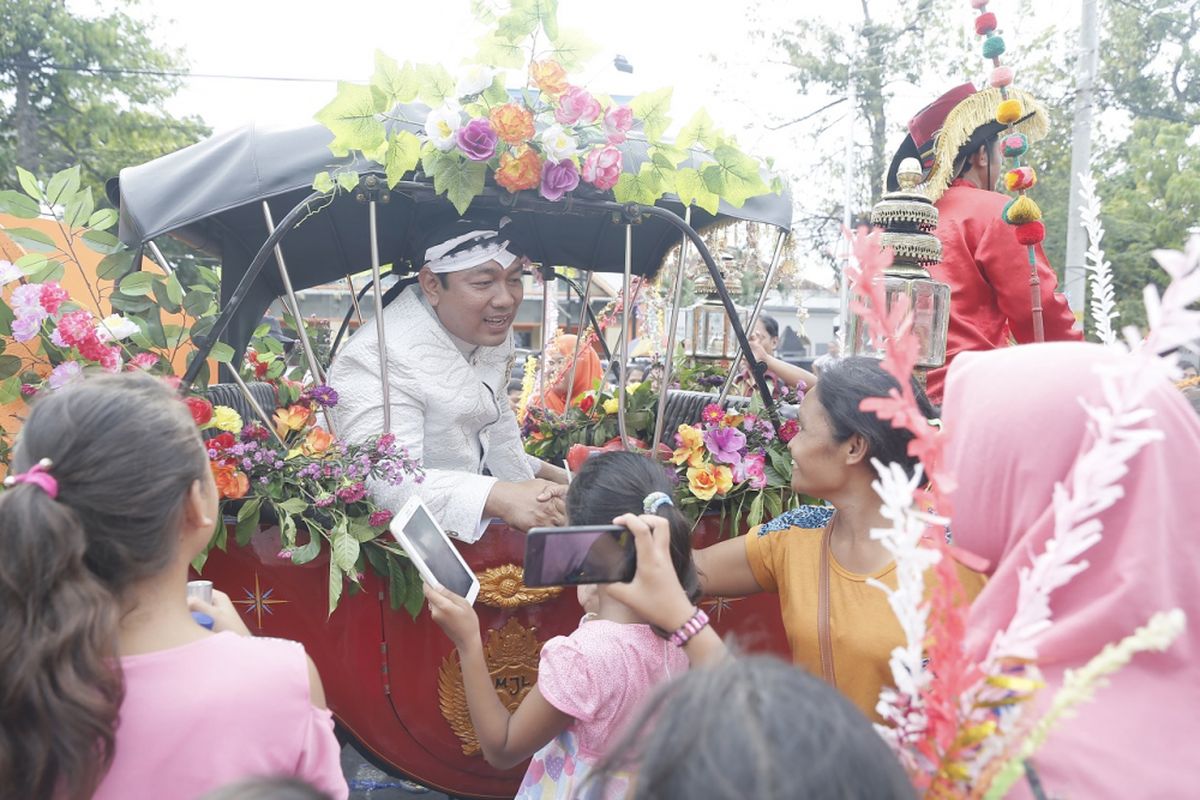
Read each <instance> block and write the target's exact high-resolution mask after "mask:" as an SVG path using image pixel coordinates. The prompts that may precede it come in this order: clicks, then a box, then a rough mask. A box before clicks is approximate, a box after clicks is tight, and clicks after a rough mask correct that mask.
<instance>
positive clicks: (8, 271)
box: [0, 260, 23, 286]
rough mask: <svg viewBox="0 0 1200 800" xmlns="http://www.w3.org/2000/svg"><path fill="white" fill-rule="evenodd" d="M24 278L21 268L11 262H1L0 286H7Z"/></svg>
mask: <svg viewBox="0 0 1200 800" xmlns="http://www.w3.org/2000/svg"><path fill="white" fill-rule="evenodd" d="M22 277H23V273H22V272H21V268H20V267H18V266H16V265H15V264H13V263H12V262H11V261H3V260H0V286H5V285H7V284H10V283H12V282H13V281H19V280H20V279H21V278H22Z"/></svg>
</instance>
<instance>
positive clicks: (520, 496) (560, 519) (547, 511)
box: [484, 478, 567, 531]
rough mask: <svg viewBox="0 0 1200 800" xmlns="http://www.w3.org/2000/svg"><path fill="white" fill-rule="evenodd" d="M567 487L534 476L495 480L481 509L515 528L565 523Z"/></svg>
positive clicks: (541, 526) (542, 526) (525, 528)
mask: <svg viewBox="0 0 1200 800" xmlns="http://www.w3.org/2000/svg"><path fill="white" fill-rule="evenodd" d="M566 497H567V487H566V486H565V485H563V484H559V483H551V482H550V481H544V480H541V479H538V478H534V479H533V480H531V481H520V482H519V483H508V482H505V481H499V482H497V483H496V485H495V486H493V487H492V491H491V493H490V494H489V495H488V499H487V504H486V505H485V506H484V513H486V514H487V515H488V516H496V517H500V519H502V520H504V521H505V522H507V523H508V524H509V525H511V526H512V527H514V528H516V529H517V530H522V531H527V530H529V529H530V528H544V527H553V526H558V525H565V524H566V521H567V501H566Z"/></svg>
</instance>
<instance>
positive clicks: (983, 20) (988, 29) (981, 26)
mask: <svg viewBox="0 0 1200 800" xmlns="http://www.w3.org/2000/svg"><path fill="white" fill-rule="evenodd" d="M995 30H996V15H995V14H993V13H992V12H990V11H988V12H986V13H984V14H980V15H979V16H978V17H976V18H975V33H976V34H977V35H979V36H986V35H987V34H989V33H992V32H993V31H995Z"/></svg>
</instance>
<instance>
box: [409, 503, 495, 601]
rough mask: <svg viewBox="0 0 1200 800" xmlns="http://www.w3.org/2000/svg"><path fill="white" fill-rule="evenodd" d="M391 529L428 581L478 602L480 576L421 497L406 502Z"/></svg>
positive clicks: (418, 570) (468, 599) (432, 584)
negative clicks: (469, 565) (476, 598)
mask: <svg viewBox="0 0 1200 800" xmlns="http://www.w3.org/2000/svg"><path fill="white" fill-rule="evenodd" d="M391 530H392V536H395V537H396V541H398V542H399V543H400V546H401V547H403V548H404V552H405V553H407V554H408V557H409V559H411V560H412V562H413V565H414V566H415V567H416V568H417V572H419V573H421V577H422V578H424V580H425V582H426V583H428V584H430V585H431V586H444V587H446V588H447V589H449V590H450V591H452V592H454V593H455V594H457V595H459V596H461V597H465V598H466V600H467V602H468V603H474V602H475V597H476V595H478V594H479V579H478V578H477V577H475V573H474V572H473V571H472V570H471V568H470V567H468V566H467V562H466V561H464V560H463V557H462V554H461V553H459V552H458V550H457V549H456V548H455V547H454V544H453V543H451V541H450V537H448V536H447V535H446V532H445V531H443V530H442V526H440V525H438V524H437V520H435V519H434V518H433V515H432V514H430V513H429V509H428V508H426V507H425V504H424V503H423V502H421V498H419V497H412V498H410V499H409V501H408V502H407V503H405V504H404V508H402V509H401V510H400V513H399V514H397V515H396V516H395V517H393V518H392V524H391Z"/></svg>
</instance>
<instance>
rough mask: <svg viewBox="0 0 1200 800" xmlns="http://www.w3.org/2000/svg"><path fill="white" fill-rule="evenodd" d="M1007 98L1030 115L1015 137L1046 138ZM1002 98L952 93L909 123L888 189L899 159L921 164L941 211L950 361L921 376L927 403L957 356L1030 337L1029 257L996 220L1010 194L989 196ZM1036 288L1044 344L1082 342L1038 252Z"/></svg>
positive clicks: (940, 276) (1042, 127) (1035, 118)
mask: <svg viewBox="0 0 1200 800" xmlns="http://www.w3.org/2000/svg"><path fill="white" fill-rule="evenodd" d="M1009 96H1010V97H1016V98H1017V99H1018V100H1020V101H1021V106H1022V108H1024V109H1025V111H1026V112H1027V113H1026V115H1025V117H1023V118H1022V119H1021V120H1020V121H1019V122H1018V123H1017V124H1016V130H1017V132H1020V133H1024V134H1025V136H1026V137H1027V138H1028V139H1029V140H1030V141H1033V140H1035V139H1038V138H1041V137H1042V136H1044V135H1045V133H1046V129H1047V122H1046V112H1045V110H1044V109H1043V108H1042V107H1041V105H1040V104H1038V102H1037V101H1036V100H1034V99H1033V98H1032V97H1031V96H1029V95H1028V94H1026V93H1024V92H1021V91H1020V90H1016V89H1010V90H1009ZM1000 100H1001V97H1000V92H999V90H997V89H984V90H983V91H979V92H977V91H975V87H974V86H973V85H971V84H969V83H965V84H963V85H962V86H958V87H956V88H954V89H952V90H950V91H949V92H947V93H946V94H944V95H942V96H941V97H939V98H938V99H937V100H935V101H934V102H933V103H931V104H929V105H928V106H926V107H925V108H924V109H922V110H921V111H920V112H919V113H918V114H917V115H916V116H915V117H913V118H912V119H911V120H910V121H909V123H908V135H907V136H906V137H905V139H904V142H903V143H902V144H901V145H900V148H899V150H897V151H896V155H895V158H894V159H893V160H892V166H891V168H890V169H889V170H888V174H887V188H888V190H889V191H895V190H896V189H898V188H899V184H898V182H897V180H896V170H897V169H898V167H899V166H900V162H901V161H902V160H903V159H905V158H917V159H920V161H921V166H922V168H924V170H925V171H926V179H925V183H924V184H923V188H924V190H925V192H926V194H927V195H928V196H929V199H930V200H932V201H933V202H934V205H935V206H936V207H937V210H938V226H937V230H936V231H935V233H936V234H937V237H938V239H940V240H941V242H942V262H941V263H940V264H937V265H934V266H932V267H930V268H929V272H930V273H931V274H932V275H933V277H934V278H936V279H937V280H939V281H942V282H944V283H947V284H949V285H950V328H949V333H948V335H947V341H946V363H945V365H944V366H942V367H941V368H939V369H935V370H930V371H929V374H928V376H927V387H928V393H929V399H930V400H932V401H933V402H935V403H941V401H942V384H943V381H944V380H945V376H946V369H947V368H948V367H949V366H950V362H951V361H952V360H953V359H954V357H955V356H956V355H957V354H958V353H960V352H962V351H963V350H992V349H994V348H997V347H1005V346H1007V345H1008V344H1009V343H1010V342H1011V340H1012V339H1016V341H1017V342H1020V343H1028V342H1032V341H1033V340H1034V338H1033V294H1032V292H1031V290H1030V273H1031V270H1030V266H1029V252H1028V248H1026V246H1025V245H1022V244H1020V243H1019V242H1018V241H1017V239H1016V236H1015V235H1014V233H1013V228H1012V226H1011V225H1008V224H1007V223H1006V222H1005V221H1004V220H1003V219H1002V217H1001V214H1002V212H1003V210H1004V206H1005V204H1007V203H1008V201H1009V200H1010V199H1011V198H1010V197H1009V196H1008V195H1004V194H1000V193H999V192H995V191H992V189H993V187H994V186H995V185H996V181H997V180H998V179H999V178H1001V177H1002V176H1003V174H1004V166H1003V163H1002V160H1001V154H1000V143H999V138H998V137H999V134H1000V133H1001V132H1002V131H1003V130H1004V129H1005V126H1004V125H1001V124H1000V123H999V122H996V118H995V110H996V106H997V105H998V104H999V102H1000ZM1034 255H1035V260H1036V262H1037V274H1038V278H1039V280H1040V284H1041V286H1040V289H1041V299H1042V309H1043V311H1042V318H1043V324H1044V328H1045V338H1046V341H1055V340H1063V339H1076V340H1078V339H1082V338H1083V334H1082V332H1081V331H1079V330H1077V329H1076V326H1075V316H1074V314H1072V313H1071V309H1070V308H1068V307H1067V301H1066V298H1065V297H1063V296H1062V295H1061V294H1058V293H1056V292H1055V291H1054V290H1055V287H1056V286H1057V285H1058V279H1057V277H1056V276H1055V274H1054V270H1053V269H1051V267H1050V264H1049V262H1048V261H1047V260H1046V254H1045V253H1044V252H1043V251H1042V246H1041V245H1040V244H1038V245H1035V246H1034Z"/></svg>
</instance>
